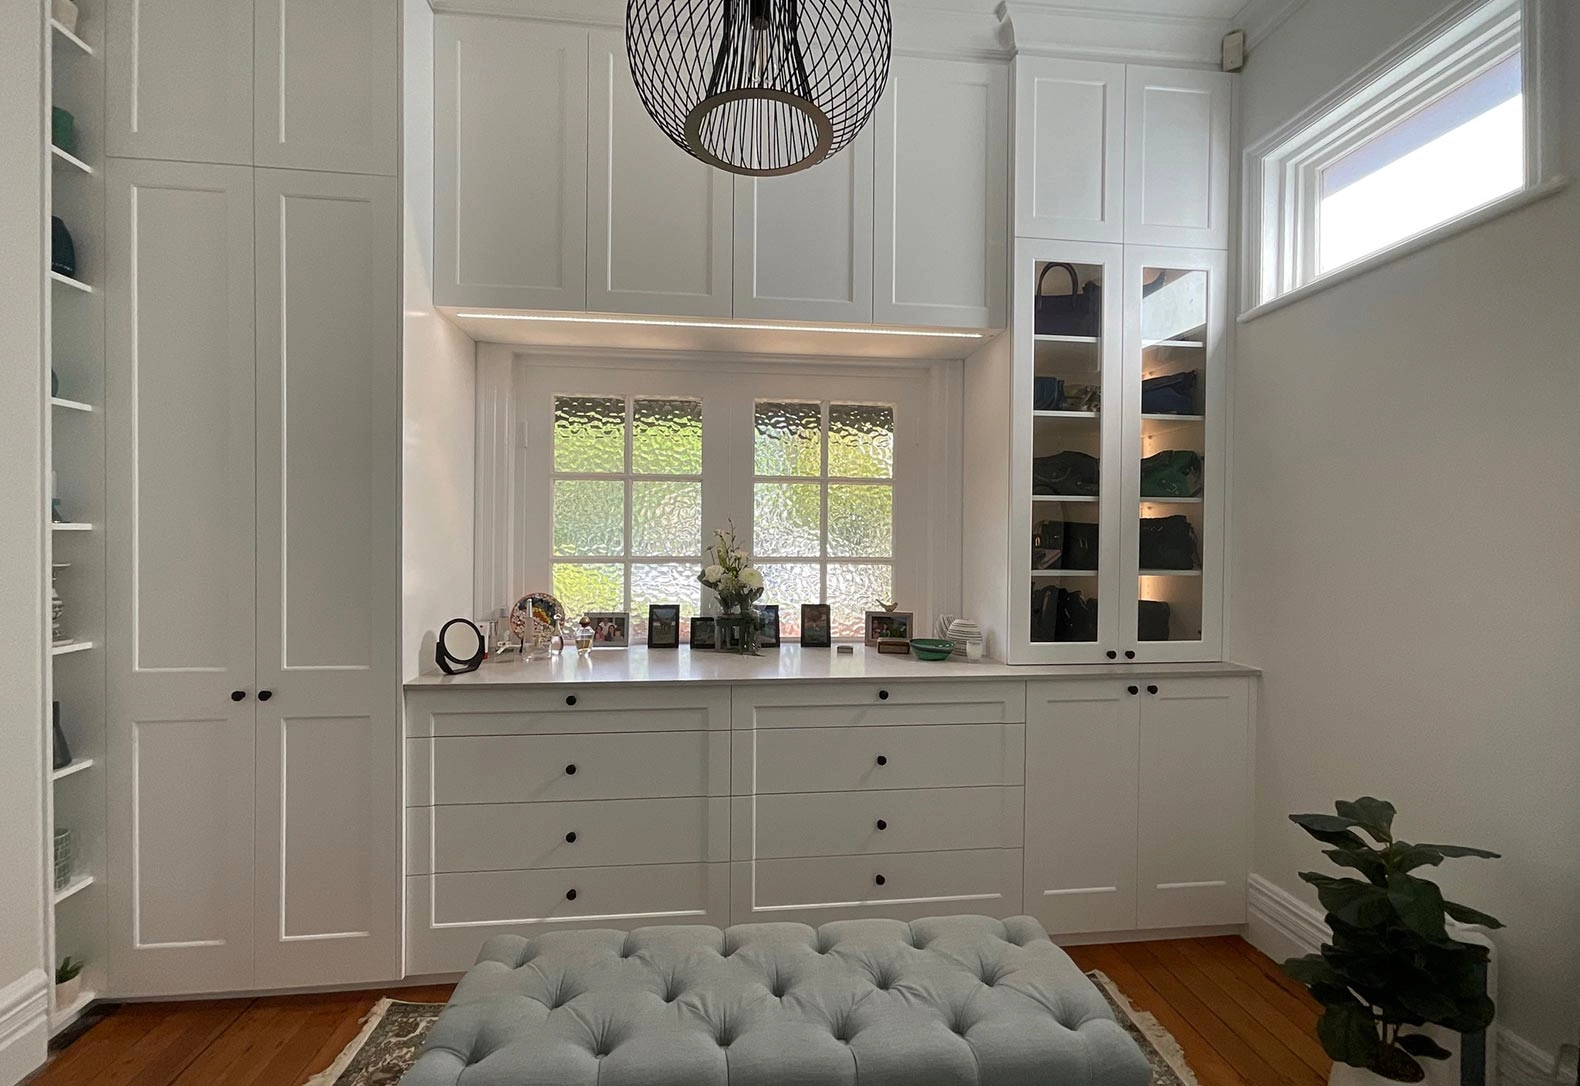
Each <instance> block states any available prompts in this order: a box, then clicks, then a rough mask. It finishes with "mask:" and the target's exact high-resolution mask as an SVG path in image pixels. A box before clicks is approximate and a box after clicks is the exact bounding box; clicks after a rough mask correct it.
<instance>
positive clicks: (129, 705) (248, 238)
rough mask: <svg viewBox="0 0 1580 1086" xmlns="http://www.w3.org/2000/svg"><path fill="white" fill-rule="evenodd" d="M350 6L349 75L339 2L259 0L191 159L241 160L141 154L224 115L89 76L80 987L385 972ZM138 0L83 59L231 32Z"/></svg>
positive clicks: (383, 405)
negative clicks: (246, 106)
mask: <svg viewBox="0 0 1580 1086" xmlns="http://www.w3.org/2000/svg"><path fill="white" fill-rule="evenodd" d="M221 6H222V7H224V8H226V9H230V8H233V7H235V5H234V4H227V5H221ZM361 6H363V7H367V8H368V9H369V10H368V11H366V12H364V13H363V15H365V16H366V17H367V18H366V19H365V20H362V21H360V22H359V24H358V29H357V31H356V33H357V35H359V37H358V42H359V44H358V45H357V47H356V50H355V52H356V56H355V58H354V60H352V61H350V62H348V63H349V65H350V68H351V69H354V70H353V71H349V72H348V70H347V69H346V67H344V66H342V65H339V64H338V63H337V59H336V57H337V56H338V54H339V52H340V51H341V50H342V49H343V48H350V43H348V42H347V41H345V40H343V35H344V34H345V33H346V32H347V28H348V26H349V23H347V22H346V21H345V14H344V13H343V12H340V11H339V10H338V8H337V9H336V11H334V12H323V13H319V12H318V9H316V8H313V7H311V6H303V5H298V4H283V5H282V4H281V3H278V2H270V0H259V3H258V6H257V11H256V17H257V25H258V26H259V27H260V28H272V29H270V31H269V33H268V34H267V35H264V36H263V37H260V38H259V40H258V42H257V46H258V52H257V54H256V55H255V56H254V57H253V58H252V59H251V60H250V61H249V62H248V64H247V65H246V70H245V71H244V72H240V73H238V72H237V71H234V70H228V71H227V73H226V74H225V75H224V78H223V80H222V82H224V83H225V87H224V88H223V89H226V90H230V91H234V93H235V94H236V95H237V96H240V97H245V98H246V99H247V100H248V101H249V102H251V101H253V100H254V98H253V96H252V94H251V88H252V87H253V80H254V76H255V73H256V78H257V80H258V83H257V86H258V87H259V89H260V93H259V95H258V96H257V97H256V101H257V103H258V105H259V111H258V126H257V129H256V131H257V133H258V140H259V142H258V143H257V145H256V148H255V149H254V148H253V147H252V146H251V144H252V140H251V134H252V131H253V124H252V123H251V118H250V117H249V122H248V124H247V125H246V126H245V128H246V130H247V132H248V135H249V139H248V146H247V147H246V148H245V149H244V152H242V153H238V154H236V155H231V154H230V152H229V151H227V152H226V153H225V154H224V155H220V154H214V157H216V158H221V157H226V158H228V157H238V158H240V160H241V162H240V163H239V164H232V163H231V162H229V161H222V162H206V161H201V160H199V161H175V160H166V155H167V154H168V155H169V156H170V158H171V159H174V158H182V157H190V158H197V159H200V158H201V156H203V155H205V154H213V153H214V151H215V150H216V149H218V148H221V147H222V146H225V143H224V139H222V138H221V137H222V136H224V135H225V134H224V133H223V132H222V131H221V128H223V125H219V124H215V125H210V126H208V127H205V126H204V125H203V124H202V123H195V122H193V121H192V120H191V119H190V118H175V119H173V120H172V119H171V118H167V117H163V116H161V115H160V114H159V112H158V111H157V110H155V111H154V112H153V114H152V115H150V113H149V109H148V108H147V107H146V102H145V103H144V104H143V105H140V106H134V107H133V108H131V109H129V110H128V109H127V107H126V104H125V103H124V102H117V98H118V96H120V95H122V94H125V93H127V89H126V87H125V86H124V85H121V86H118V85H117V84H116V82H115V77H114V76H113V75H112V86H111V103H112V104H111V108H110V113H111V115H112V117H113V116H120V117H134V118H137V120H138V124H137V126H136V128H135V129H123V130H122V131H121V133H120V139H121V142H120V144H119V147H120V149H121V150H122V151H123V152H133V153H132V154H129V155H123V156H120V157H114V158H112V159H111V161H110V163H109V168H108V176H107V203H108V215H107V218H108V223H109V231H108V233H109V237H108V241H107V245H106V251H107V264H108V273H107V274H108V282H107V301H106V304H107V311H108V331H109V336H108V341H109V344H110V347H109V356H108V361H107V370H108V378H107V405H106V419H107V444H108V452H109V456H108V460H109V477H108V499H107V501H108V510H109V512H108V541H107V542H108V571H109V572H108V578H107V581H108V597H109V608H108V612H109V629H108V638H107V646H106V648H107V653H108V662H109V664H108V666H109V715H108V726H107V730H108V762H109V766H108V807H109V812H110V817H109V824H110V841H109V880H108V881H109V901H110V918H111V919H110V926H111V938H110V959H111V961H110V971H109V972H110V983H109V991H110V994H114V995H129V996H134V995H158V994H174V993H192V992H200V991H236V990H247V989H253V988H283V987H298V986H309V985H321V984H345V983H355V982H361V981H378V980H387V979H391V978H394V977H397V976H399V974H400V940H399V932H398V930H397V929H398V924H399V915H400V898H399V870H400V867H399V864H400V844H399V842H400V824H399V798H398V797H399V772H398V763H399V713H400V707H399V692H398V680H399V676H398V652H399V649H398V644H397V636H398V634H397V631H398V616H397V614H396V607H397V604H396V600H398V599H399V567H398V559H397V542H396V541H397V540H398V538H399V511H398V509H397V507H396V502H397V500H398V499H397V495H398V494H399V489H400V488H399V480H398V468H397V466H396V465H397V464H398V463H399V456H400V451H399V428H400V421H399V414H400V408H399V393H398V384H397V382H398V380H399V376H398V375H399V341H398V338H397V336H398V328H399V324H398V321H399V319H400V318H399V308H398V301H399V294H398V289H399V286H398V270H399V264H398V256H397V250H396V245H397V239H398V230H399V216H398V213H397V205H396V181H395V178H394V177H393V176H392V175H393V173H394V163H395V130H394V127H393V117H394V107H395V102H396V93H395V83H394V80H395V74H394V73H395V63H396V48H395V39H396V33H395V29H396V28H395V24H394V22H393V15H391V16H390V17H389V18H388V19H384V18H383V16H382V15H380V14H379V13H377V12H374V11H373V10H372V8H373V6H374V5H361ZM149 7H150V5H131V4H128V5H126V6H125V10H122V11H121V12H120V13H119V15H118V16H117V17H118V18H120V19H121V20H122V22H123V24H126V25H127V26H128V28H129V29H131V30H133V31H140V32H135V33H131V34H130V35H129V36H127V37H126V38H124V39H121V40H118V41H117V40H112V41H111V43H110V57H109V61H110V68H111V71H112V73H113V72H116V71H121V72H126V71H130V72H132V73H136V72H139V71H141V70H143V69H144V68H145V67H146V65H145V64H144V63H141V62H140V60H139V58H138V57H136V56H133V57H128V56H125V55H121V54H124V53H125V52H126V51H129V50H137V49H144V50H146V49H154V50H157V49H159V48H162V45H161V35H162V34H177V35H187V36H190V35H192V34H200V33H204V32H206V33H209V34H212V35H215V36H216V37H215V39H214V40H212V41H207V42H200V43H193V42H191V41H187V40H186V39H185V38H183V39H182V40H183V41H184V43H185V45H187V46H192V45H194V44H202V45H206V46H209V47H213V48H219V47H221V46H223V45H224V44H225V42H226V41H228V40H229V38H228V35H229V34H230V33H231V32H232V29H233V27H232V24H231V22H230V21H229V18H228V16H229V15H230V14H234V13H233V12H228V14H227V18H225V19H220V18H217V17H216V18H208V19H206V20H205V18H204V17H201V16H198V17H195V18H196V22H195V24H193V25H187V26H185V27H181V28H175V27H167V26H165V25H164V24H163V23H162V22H160V23H157V24H156V25H154V26H151V27H143V26H142V24H141V23H140V22H138V21H137V20H140V19H142V18H143V17H144V16H143V15H142V14H141V13H144V12H147V11H148V9H149ZM247 14H248V17H249V25H251V23H250V20H251V18H252V16H253V14H254V12H253V11H252V9H251V7H250V5H249V6H248V12H247ZM281 19H284V20H285V24H286V26H287V27H288V29H287V30H286V31H283V32H282V31H281V29H280V22H279V20H281ZM128 20H131V22H129V23H128ZM381 20H382V21H381ZM316 24H324V25H323V26H320V27H319V28H318V29H319V30H320V31H321V33H317V34H315V25H316ZM328 24H333V25H328ZM386 31H387V33H386ZM363 38H366V40H363ZM265 39H266V40H265ZM282 43H283V48H284V50H285V52H284V53H283V54H282V53H281V52H280V48H281V47H282ZM375 45H377V47H378V48H377V49H375V48H374V46H375ZM321 50H331V52H332V53H333V54H334V55H327V54H325V53H323V52H321ZM239 66H240V65H239V62H237V64H236V65H234V66H233V67H239ZM279 70H284V71H286V72H287V79H288V81H295V82H293V83H292V89H291V91H290V92H289V93H285V94H282V93H280V88H278V87H275V88H274V89H272V90H269V91H267V93H263V88H264V87H265V86H266V85H267V84H268V81H269V79H271V78H274V76H275V73H276V72H277V71H279ZM232 84H236V85H235V86H232ZM363 91H366V93H362V92H363ZM315 93H316V102H317V108H319V109H321V110H323V111H324V115H323V116H321V117H311V116H304V115H303V112H304V108H303V104H302V103H303V101H304V100H303V99H301V98H300V96H301V95H303V94H306V95H309V96H310V97H309V98H308V99H307V100H306V101H312V100H313V98H312V96H313V95H315ZM265 101H267V105H265V104H264V103H265ZM335 103H340V105H339V106H337V105H335ZM386 113H387V116H385V114H386ZM386 121H388V122H389V123H388V124H387V125H386ZM227 123H228V122H227ZM112 132H113V129H112ZM150 133H164V135H161V136H159V138H158V140H157V141H151V137H150V136H149V134H150ZM266 134H267V136H266ZM276 136H279V137H280V138H279V139H276V138H275V137H276ZM337 148H338V150H337ZM155 152H158V153H155ZM266 162H281V163H289V164H291V165H293V166H297V167H301V166H307V165H313V166H319V167H323V169H320V170H316V171H314V170H307V169H301V168H293V169H274V168H266V167H265V166H264V165H263V164H264V163H266Z"/></svg>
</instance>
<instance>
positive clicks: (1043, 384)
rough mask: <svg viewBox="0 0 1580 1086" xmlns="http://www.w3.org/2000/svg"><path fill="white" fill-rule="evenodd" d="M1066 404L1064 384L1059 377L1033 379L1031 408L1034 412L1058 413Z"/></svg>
mask: <svg viewBox="0 0 1580 1086" xmlns="http://www.w3.org/2000/svg"><path fill="white" fill-rule="evenodd" d="M1063 403H1064V382H1063V381H1061V380H1060V379H1059V378H1057V377H1036V378H1033V379H1032V388H1031V407H1032V410H1033V411H1057V410H1059V408H1060V406H1061V405H1062V404H1063Z"/></svg>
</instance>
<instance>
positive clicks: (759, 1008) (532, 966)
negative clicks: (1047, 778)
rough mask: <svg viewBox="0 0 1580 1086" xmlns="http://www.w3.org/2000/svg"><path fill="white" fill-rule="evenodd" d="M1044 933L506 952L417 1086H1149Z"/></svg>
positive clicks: (515, 947) (761, 937)
mask: <svg viewBox="0 0 1580 1086" xmlns="http://www.w3.org/2000/svg"><path fill="white" fill-rule="evenodd" d="M1150 1081H1151V1073H1150V1071H1149V1069H1148V1067H1147V1061H1146V1059H1145V1058H1144V1057H1143V1056H1142V1054H1141V1051H1140V1049H1139V1048H1138V1047H1137V1046H1136V1044H1135V1042H1134V1041H1132V1040H1131V1039H1130V1037H1129V1036H1128V1035H1127V1034H1126V1033H1125V1031H1124V1029H1123V1028H1121V1027H1120V1026H1119V1024H1118V1023H1116V1022H1115V1021H1114V1018H1113V1015H1112V1014H1111V1013H1110V1011H1109V1008H1108V1005H1107V1003H1106V1002H1104V1000H1103V997H1102V995H1101V994H1099V993H1098V991H1097V989H1096V988H1095V987H1094V986H1093V985H1092V983H1091V982H1090V981H1089V980H1087V979H1086V978H1085V977H1084V976H1082V975H1081V972H1080V970H1079V969H1077V968H1076V966H1075V963H1073V962H1072V961H1070V959H1069V958H1068V957H1067V956H1066V955H1065V953H1064V952H1063V951H1062V950H1060V949H1059V948H1058V947H1056V946H1054V945H1053V943H1052V942H1050V941H1049V939H1048V936H1047V934H1046V933H1045V932H1044V931H1043V929H1042V926H1041V925H1040V924H1038V923H1037V921H1035V920H1033V919H1031V918H1030V917H1018V918H1016V919H1013V920H1004V921H999V920H992V919H989V918H987V917H981V916H954V917H942V918H938V919H933V920H917V921H914V922H912V923H909V924H907V923H905V922H903V921H898V920H848V921H841V922H839V923H833V924H825V925H823V926H822V927H821V928H818V929H816V930H813V929H812V928H809V927H806V926H804V925H800V924H750V925H743V926H740V927H734V928H730V929H729V930H728V931H720V930H719V929H718V928H709V927H655V928H642V929H639V930H637V931H633V932H630V933H629V934H627V933H625V932H620V931H561V932H551V933H548V934H545V935H542V936H539V937H538V938H536V939H522V938H520V937H519V936H500V937H497V938H494V939H490V940H489V941H488V943H487V944H486V945H485V946H484V947H483V951H482V953H481V955H479V957H478V962H477V965H475V966H474V967H473V968H472V970H471V972H469V973H467V974H466V976H465V977H464V978H463V979H462V980H461V983H460V985H459V986H458V987H457V988H456V990H455V995H454V997H453V998H452V999H451V1000H450V1004H449V1006H448V1007H446V1008H445V1010H444V1012H443V1014H441V1015H440V1017H439V1020H438V1021H437V1022H436V1023H435V1024H434V1026H433V1029H432V1031H431V1032H430V1033H429V1035H428V1041H427V1044H426V1046H425V1047H424V1049H423V1052H422V1055H421V1057H420V1058H419V1059H418V1060H417V1063H416V1065H415V1066H413V1067H412V1069H411V1070H410V1071H409V1072H407V1074H406V1076H405V1078H403V1079H402V1080H401V1084H402V1086H836V1084H837V1086H1147V1084H1148V1083H1149V1082H1150Z"/></svg>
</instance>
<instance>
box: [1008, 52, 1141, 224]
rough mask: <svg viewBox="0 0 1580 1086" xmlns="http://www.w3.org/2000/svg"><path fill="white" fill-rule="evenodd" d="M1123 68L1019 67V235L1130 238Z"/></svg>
mask: <svg viewBox="0 0 1580 1086" xmlns="http://www.w3.org/2000/svg"><path fill="white" fill-rule="evenodd" d="M1124 131H1125V66H1124V65H1123V64H1105V63H1098V62H1093V61H1085V60H1051V59H1047V58H1042V57H1022V58H1020V59H1018V60H1016V62H1015V219H1016V222H1015V233H1016V235H1017V236H1019V237H1026V238H1057V239H1060V240H1067V241H1123V240H1126V239H1125V202H1126V198H1127V193H1126V191H1125V140H1124V136H1123V133H1124Z"/></svg>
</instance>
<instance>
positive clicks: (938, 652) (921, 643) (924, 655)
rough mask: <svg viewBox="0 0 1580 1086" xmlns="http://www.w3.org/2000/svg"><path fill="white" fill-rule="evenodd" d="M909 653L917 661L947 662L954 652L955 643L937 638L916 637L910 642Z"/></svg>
mask: <svg viewBox="0 0 1580 1086" xmlns="http://www.w3.org/2000/svg"><path fill="white" fill-rule="evenodd" d="M911 651H912V652H914V653H915V654H916V658H917V659H918V660H947V659H949V654H950V653H952V652H954V651H955V643H954V642H953V641H945V640H943V639H942V638H937V637H918V638H916V639H915V640H913V641H912V642H911Z"/></svg>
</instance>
